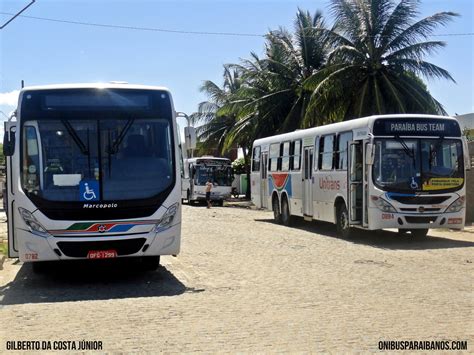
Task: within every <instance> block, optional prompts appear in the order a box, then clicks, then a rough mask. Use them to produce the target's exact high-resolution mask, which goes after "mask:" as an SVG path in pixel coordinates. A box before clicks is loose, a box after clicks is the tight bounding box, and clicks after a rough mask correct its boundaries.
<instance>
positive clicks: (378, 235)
mask: <svg viewBox="0 0 474 355" xmlns="http://www.w3.org/2000/svg"><path fill="white" fill-rule="evenodd" d="M255 221H256V222H266V223H273V224H275V222H274V220H273V219H256V220H255ZM286 228H293V229H299V230H303V231H306V232H311V233H315V234H320V235H323V236H326V237H331V238H337V239H341V240H346V241H347V242H350V243H354V244H364V245H369V246H372V247H374V248H380V249H391V250H428V249H449V248H468V247H474V242H469V241H462V240H455V239H449V238H444V237H438V236H436V237H432V236H430V235H429V234H430V233H429V232H428V236H427V237H425V238H415V237H413V236H411V235H409V234H406V235H399V234H398V233H397V232H392V231H386V230H380V231H367V230H358V229H355V231H354V235H353V236H352V237H351V238H350V239H344V238H341V237H339V236H338V235H337V234H336V226H335V225H334V224H332V223H328V222H321V221H312V222H308V221H305V220H304V219H303V218H295V219H294V221H293V224H292V226H291V227H286Z"/></svg>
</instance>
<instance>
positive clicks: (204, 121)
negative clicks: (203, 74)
mask: <svg viewBox="0 0 474 355" xmlns="http://www.w3.org/2000/svg"><path fill="white" fill-rule="evenodd" d="M223 77H224V83H223V86H222V87H219V85H217V84H215V83H214V82H212V81H210V80H206V81H204V83H203V84H202V86H201V88H200V91H201V92H204V93H205V94H206V95H207V96H208V98H209V100H208V101H204V102H201V103H200V104H199V105H198V111H197V112H195V113H193V114H192V115H191V116H190V117H191V120H192V122H193V123H194V124H201V125H200V126H199V127H198V128H197V133H198V139H199V141H200V143H201V144H200V146H201V149H203V150H209V149H217V150H218V151H219V153H220V154H223V153H225V152H226V151H227V150H228V149H229V146H231V145H233V144H234V143H236V142H235V141H230V140H229V133H230V131H231V129H232V128H233V127H234V125H235V123H236V114H234V113H233V112H232V111H230V110H229V109H228V106H229V105H230V103H231V100H232V95H233V94H234V93H235V92H236V91H237V89H238V88H239V87H240V78H239V74H238V72H237V71H236V70H232V68H231V67H230V66H228V65H225V66H224V74H223Z"/></svg>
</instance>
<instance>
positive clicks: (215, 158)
mask: <svg viewBox="0 0 474 355" xmlns="http://www.w3.org/2000/svg"><path fill="white" fill-rule="evenodd" d="M185 160H186V162H188V163H195V162H197V161H198V160H221V161H222V162H227V161H228V162H230V159H228V158H222V157H213V156H211V155H203V156H202V157H193V158H187V159H185Z"/></svg>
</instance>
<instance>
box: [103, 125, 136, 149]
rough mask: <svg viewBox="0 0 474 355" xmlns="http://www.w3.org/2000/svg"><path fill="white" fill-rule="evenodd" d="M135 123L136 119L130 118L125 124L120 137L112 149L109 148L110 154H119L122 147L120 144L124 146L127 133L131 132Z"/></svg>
mask: <svg viewBox="0 0 474 355" xmlns="http://www.w3.org/2000/svg"><path fill="white" fill-rule="evenodd" d="M133 122H135V119H134V118H130V119H129V120H128V121H127V123H126V124H125V126H124V127H123V129H122V132H120V134H119V136H118V137H117V139H116V140H115V141H114V143H113V144H112V146H111V147H110V146H109V149H108V153H109V154H116V153H117V152H118V147H119V146H120V144H122V141H123V139H124V138H125V136H126V135H127V132H128V131H129V129H130V127H131V126H132V125H133Z"/></svg>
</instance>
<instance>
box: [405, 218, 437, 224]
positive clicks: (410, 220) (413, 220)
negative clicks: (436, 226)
mask: <svg viewBox="0 0 474 355" xmlns="http://www.w3.org/2000/svg"><path fill="white" fill-rule="evenodd" d="M436 218H438V217H436V216H433V217H419V216H405V220H406V221H407V223H425V224H426V223H433V222H434V221H436Z"/></svg>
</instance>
